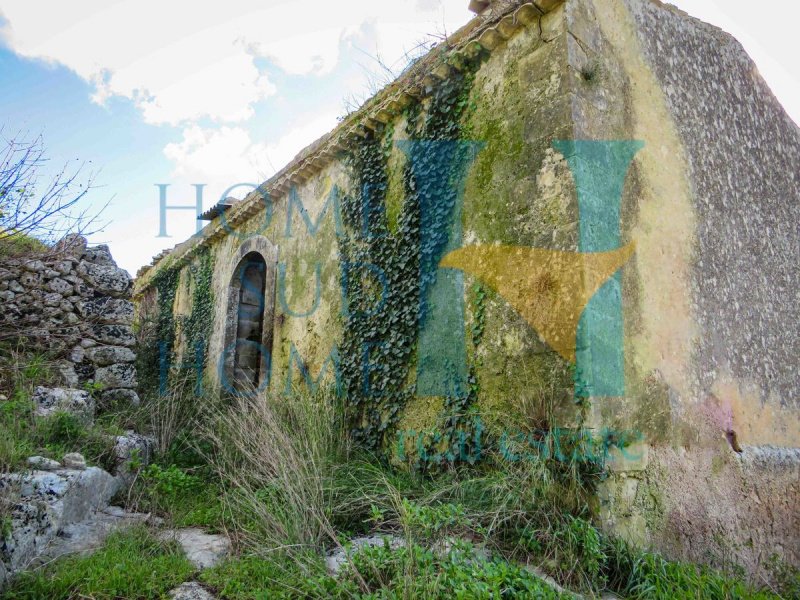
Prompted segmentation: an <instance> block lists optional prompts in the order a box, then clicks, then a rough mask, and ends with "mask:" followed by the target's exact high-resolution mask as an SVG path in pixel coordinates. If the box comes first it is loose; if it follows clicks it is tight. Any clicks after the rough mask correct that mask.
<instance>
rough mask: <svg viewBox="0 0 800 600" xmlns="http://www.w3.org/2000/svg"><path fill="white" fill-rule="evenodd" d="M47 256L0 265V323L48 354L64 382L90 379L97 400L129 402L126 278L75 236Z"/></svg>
mask: <svg viewBox="0 0 800 600" xmlns="http://www.w3.org/2000/svg"><path fill="white" fill-rule="evenodd" d="M51 254H52V256H46V257H41V258H36V259H25V258H19V259H4V260H3V261H2V262H1V263H0V328H3V329H4V330H9V331H13V330H18V331H20V332H21V333H22V334H23V335H24V336H25V337H26V339H27V341H28V344H29V347H30V348H36V347H38V348H41V349H43V350H48V351H49V352H50V353H54V354H56V356H57V358H58V361H57V365H58V370H59V372H60V374H61V376H62V378H63V380H64V383H65V384H66V385H67V386H69V387H71V388H79V387H81V386H83V385H84V384H86V383H95V384H98V387H100V388H101V389H102V393H101V395H100V400H101V402H104V403H112V402H120V401H122V402H129V403H133V404H137V403H138V402H139V397H138V395H137V394H136V391H135V388H136V368H135V367H134V362H135V360H136V354H135V352H134V350H133V346H134V344H135V338H134V334H133V328H132V324H133V316H134V313H133V310H134V309H133V303H132V302H131V294H132V290H133V280H132V279H131V276H130V275H129V274H128V272H127V271H125V270H124V269H121V268H119V267H118V266H117V264H116V262H114V259H113V258H112V256H111V253H110V252H109V249H108V247H107V246H97V247H94V248H89V247H88V246H87V242H86V240H85V239H84V238H83V237H81V236H69V237H67V238H65V239H64V240H62V241H61V242H59V243H58V244H57V245H56V246H55V248H54V250H53V252H52V253H51Z"/></svg>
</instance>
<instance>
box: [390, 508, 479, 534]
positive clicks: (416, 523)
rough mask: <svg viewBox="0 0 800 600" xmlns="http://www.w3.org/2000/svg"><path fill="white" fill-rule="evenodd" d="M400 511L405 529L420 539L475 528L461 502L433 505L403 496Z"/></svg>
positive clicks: (463, 531) (459, 532)
mask: <svg viewBox="0 0 800 600" xmlns="http://www.w3.org/2000/svg"><path fill="white" fill-rule="evenodd" d="M400 512H401V520H402V525H403V527H404V529H405V530H406V531H408V532H409V533H410V534H411V535H412V537H414V538H416V539H420V540H428V541H430V540H436V539H442V538H445V537H447V536H457V535H459V534H464V533H466V532H472V531H474V529H475V524H474V523H473V522H472V520H471V519H470V518H469V517H468V516H467V514H466V511H465V510H464V507H463V506H461V505H460V504H451V503H443V504H438V505H432V506H431V505H424V504H420V503H418V502H413V501H410V500H408V499H406V498H403V500H402V504H401V508H400Z"/></svg>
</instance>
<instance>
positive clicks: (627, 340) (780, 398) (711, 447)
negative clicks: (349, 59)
mask: <svg viewBox="0 0 800 600" xmlns="http://www.w3.org/2000/svg"><path fill="white" fill-rule="evenodd" d="M529 6H531V5H529ZM537 6H538V8H537V9H536V10H534V9H531V11H532V12H530V13H524V14H523V15H522V17H521V18H518V17H519V15H516V14H515V16H514V18H513V19H511V20H509V19H508V18H507V17H509V16H510V13H502V11H501V14H500V15H499V16H497V15H494V14H493V16H491V17H489V19H490V20H489V22H488V25H487V23H486V22H485V21H481V20H480V19H477V20H476V24H472V25H470V26H468V27H467V28H466V30H467V32H468V33H469V32H474V38H475V40H479V41H478V43H479V44H480V45H481V46H483V48H484V49H485V50H491V54H490V55H489V56H488V58H487V59H486V60H485V61H484V62H483V63H482V64H481V66H480V68H478V69H477V71H476V73H475V78H474V82H473V83H472V87H471V89H470V92H469V96H468V99H467V102H468V104H469V107H470V108H469V109H468V110H466V111H465V112H464V114H463V116H462V118H461V121H460V124H459V125H460V128H461V137H462V139H466V140H474V141H480V142H483V143H484V146H483V147H482V149H481V150H480V151H479V152H478V154H477V157H476V159H475V161H474V162H473V163H472V164H471V166H470V168H469V169H468V172H467V175H466V179H465V188H464V196H463V210H462V225H463V240H462V244H463V246H468V245H475V244H506V245H513V246H522V247H534V248H544V249H549V250H564V251H571V252H574V251H576V250H578V246H579V242H578V238H579V219H580V215H579V211H578V205H579V203H578V201H577V192H576V185H575V182H574V178H573V173H572V172H571V171H570V168H569V166H568V161H567V159H566V158H565V157H564V156H563V155H562V154H560V153H559V152H557V151H556V150H555V149H554V146H553V142H554V141H557V140H639V141H641V142H643V147H642V149H641V150H640V151H639V152H638V153H637V154H636V155H635V157H634V160H633V162H632V165H631V168H630V170H629V172H628V176H627V179H626V181H625V186H624V190H623V194H622V205H621V238H622V242H623V244H624V243H628V242H635V244H636V252H635V255H634V257H633V258H632V259H631V261H630V262H629V263H628V264H626V265H625V266H624V268H622V269H621V275H620V282H621V297H622V308H623V317H624V371H625V394H624V396H617V397H590V398H588V399H587V403H586V404H587V410H586V412H583V411H581V410H578V408H577V407H576V403H575V402H574V398H575V391H574V389H573V373H572V372H571V368H570V364H569V363H568V361H566V360H565V359H564V358H562V357H561V356H560V355H559V354H558V353H556V352H555V351H554V350H553V349H552V348H550V347H549V346H548V345H547V344H546V343H545V342H544V341H543V340H542V339H541V338H540V336H539V335H537V333H536V331H534V330H533V329H532V328H531V327H530V325H528V323H527V322H526V321H525V320H524V319H523V318H522V317H521V316H520V314H518V313H517V311H516V310H514V308H513V307H512V306H511V304H510V303H509V302H508V301H507V300H506V299H504V298H503V296H501V295H500V294H499V293H497V292H496V291H494V290H492V289H490V288H489V287H487V286H484V287H483V292H481V293H482V294H484V295H483V296H481V298H480V303H479V302H478V301H476V297H475V293H474V285H475V284H477V283H480V281H479V280H478V279H477V278H475V277H473V276H472V275H470V274H465V275H464V289H465V291H466V294H465V308H466V314H465V317H466V324H467V327H466V332H467V337H468V340H467V352H468V359H469V363H470V368H471V369H472V374H473V375H474V377H475V385H476V386H477V388H478V392H477V396H478V399H477V403H476V405H475V407H474V408H475V410H476V411H477V412H478V413H479V414H480V415H481V417H482V419H483V421H484V423H485V425H486V427H487V428H488V430H489V431H490V432H494V433H499V432H502V431H503V430H504V428H507V427H512V428H513V426H514V424H515V423H519V422H520V421H524V422H525V423H526V424H527V425H528V426H531V424H532V423H537V422H542V421H546V420H547V419H549V418H552V417H553V415H555V416H556V417H557V420H558V422H559V423H560V424H562V426H564V427H574V426H576V425H581V424H582V425H585V426H588V427H590V428H592V429H593V430H594V431H596V432H598V433H599V432H601V431H603V430H605V431H612V432H613V431H628V432H631V431H633V432H638V433H639V434H641V436H642V439H641V441H640V442H638V443H636V444H634V445H633V446H630V447H628V448H627V449H626V450H625V452H620V451H619V450H616V451H613V452H612V456H611V461H610V468H611V469H612V471H613V473H614V474H613V475H612V477H611V478H609V480H608V481H607V482H606V484H605V485H604V486H603V489H602V490H601V492H600V495H599V498H598V517H599V519H600V520H601V522H602V523H603V524H604V525H605V526H606V527H608V528H609V529H611V530H613V531H615V532H616V533H618V534H620V535H622V536H624V537H626V538H628V539H630V540H632V541H634V542H636V543H639V544H643V545H649V546H653V547H655V548H658V549H660V550H663V551H665V552H666V553H667V554H669V555H670V556H673V557H679V558H689V559H693V560H700V561H705V562H712V563H716V564H720V563H721V562H722V561H723V560H733V561H734V562H736V563H739V564H741V565H743V566H745V567H746V568H747V569H748V570H749V571H750V572H752V573H760V574H764V575H767V576H768V573H766V563H767V559H768V558H769V554H771V553H772V552H775V553H777V554H778V555H779V557H780V558H781V559H783V560H785V561H787V562H789V563H793V564H798V563H800V548H799V547H798V544H799V543H800V542H798V540H800V522H798V515H800V489H798V474H799V473H800V452H798V450H797V448H798V447H800V407H799V406H798V402H800V394H798V379H797V375H796V374H797V370H798V361H797V357H798V356H799V355H800V353H799V352H798V350H800V348H798V340H800V331H799V330H798V320H797V319H796V310H797V309H796V306H797V301H798V299H800V298H798V289H800V271H798V269H799V268H800V267H798V265H800V260H798V259H800V248H799V247H798V244H800V235H798V231H797V223H798V222H800V204H798V198H800V187H799V186H798V179H797V178H798V172H800V134H798V130H797V127H796V126H795V125H794V124H793V123H792V122H791V121H790V119H789V118H788V117H787V116H786V115H785V113H784V112H783V110H782V109H781V108H780V106H779V105H778V104H777V102H776V101H775V99H774V98H773V97H772V95H771V94H770V92H769V90H768V89H767V88H766V86H765V84H764V83H763V81H762V80H761V78H760V77H759V75H758V73H757V72H756V70H755V68H754V66H753V65H752V63H751V61H750V60H749V58H748V57H747V56H746V55H745V53H744V52H743V51H742V49H741V47H740V46H739V45H738V44H737V43H736V42H735V41H734V40H732V38H730V36H727V35H725V34H723V33H722V32H720V31H719V30H717V29H715V28H713V27H710V26H708V25H705V24H703V23H700V22H698V21H696V20H694V19H691V18H689V17H687V16H686V15H684V14H682V13H680V12H678V11H676V10H674V9H672V8H670V7H666V6H664V5H661V4H659V3H657V2H653V1H651V0H608V1H606V0H568V1H567V2H562V3H558V2H538V3H537ZM512 9H513V7H512ZM503 10H508V9H507V8H505V9H503ZM503 14H505V15H506V17H503ZM531 14H533V15H536V16H535V17H530V15H531ZM525 15H528V16H525ZM539 15H541V16H539ZM491 19H495V20H491ZM498 19H499V20H498ZM487 27H488V29H487ZM469 34H470V35H471V33H469ZM460 35H462V36H464V35H467V34H460ZM456 37H457V38H458V34H457V36H456ZM460 39H461V38H459V39H458V40H456V41H455V42H454V44H453V45H454V46H455V47H458V43H459V40H460ZM426 60H427V59H426ZM423 66H427V68H429V70H430V73H429V77H427V78H425V79H424V80H423V82H424V84H423V85H422V86H421V88H417V90H416V91H415V95H414V97H415V98H417V97H419V100H420V103H421V106H422V108H421V110H422V111H425V110H427V109H428V108H429V106H430V100H429V99H428V97H429V96H428V95H427V94H429V93H430V89H428V90H427V94H426V86H428V88H435V86H436V84H437V81H438V80H439V79H441V71H440V70H439V69H440V67H441V63H435V62H434V63H433V64H431V65H429V66H428V65H427V64H425V65H423ZM434 72H437V73H439V75H437V77H433V76H432V74H433V73H434ZM445 81H446V78H445ZM389 92H393V88H392V89H390V90H389ZM380 102H382V99H381V98H379V99H378V100H376V101H375V104H370V105H368V106H367V108H366V109H365V111H364V113H363V114H359V115H356V116H355V117H353V118H351V119H350V120H348V121H346V122H345V123H344V124H343V126H342V128H347V127H351V126H352V125H353V119H356V120H359V122H358V123H357V125H356V127H362V128H365V129H363V130H360V133H361V134H366V135H377V136H379V137H380V136H384V135H385V131H387V130H391V132H392V135H393V139H394V140H403V139H407V138H408V137H409V123H408V118H407V112H403V111H394V112H393V111H391V110H389V111H388V112H387V111H385V110H382V109H380V106H378V107H377V108H376V106H375V105H377V104H379V103H380ZM388 105H389V106H391V102H389V103H388ZM383 106H385V105H383ZM368 115H371V116H368ZM381 123H383V125H380V124H381ZM340 129H341V128H340ZM337 131H338V130H337ZM370 132H375V133H372V134H371V133H370ZM329 141H330V140H329V139H328V138H326V139H323V140H321V142H320V143H319V146H315V147H312V148H311V149H310V150H309V151H308V152H306V153H305V154H304V155H302V156H300V157H299V158H298V159H297V160H296V161H295V162H294V163H293V165H291V166H290V167H291V169H294V170H291V169H290V171H291V172H290V171H286V172H285V173H281V174H279V175H278V176H276V177H275V178H273V180H271V181H270V185H269V186H268V187H269V188H270V190H271V194H272V201H273V203H272V212H271V221H270V222H269V224H268V225H266V226H265V224H264V211H263V207H262V208H260V209H258V208H256V209H255V210H249V209H246V208H243V209H241V210H239V211H238V212H237V210H235V209H232V210H231V211H230V212H229V213H228V214H229V215H234V216H233V217H231V218H230V221H231V222H232V223H234V224H233V226H232V227H222V226H221V225H220V223H219V222H215V223H212V224H211V225H210V226H209V227H208V228H207V230H206V232H205V233H206V235H205V237H204V238H201V239H199V240H198V239H195V240H191V241H189V242H187V243H185V244H183V245H182V246H180V247H179V248H178V249H176V251H175V252H173V253H172V254H170V255H168V256H167V257H165V258H162V259H161V260H160V261H158V262H157V264H156V266H154V267H153V268H151V269H149V270H148V271H146V272H144V273H143V275H142V277H141V278H140V279H139V281H138V283H137V285H138V289H139V292H140V293H141V296H140V297H141V298H145V297H146V296H148V294H150V295H152V293H153V281H154V279H155V277H156V276H157V274H158V273H159V272H164V270H165V269H178V270H179V271H180V279H179V283H178V288H179V289H178V293H177V294H176V295H175V300H174V305H173V306H172V309H173V312H174V314H175V315H178V316H179V317H181V316H182V317H184V318H188V317H189V316H190V315H191V313H192V306H191V303H192V297H193V285H194V283H193V281H194V279H193V277H192V275H191V271H192V268H196V267H197V258H196V256H197V254H196V253H195V248H197V247H200V246H202V247H204V248H210V251H211V252H212V254H213V256H214V264H215V265H216V266H215V270H214V274H213V285H212V288H213V294H214V299H215V300H214V301H215V303H216V305H217V307H218V311H217V313H216V318H215V320H214V323H213V327H212V333H211V340H210V344H209V362H208V367H207V374H208V375H209V376H210V377H211V379H212V380H213V381H214V382H216V383H217V384H219V383H220V382H221V377H220V373H221V370H220V369H219V366H218V365H219V364H220V360H221V358H222V357H223V355H224V352H225V349H226V344H227V343H228V340H227V339H226V328H228V327H229V323H226V320H227V319H228V313H227V306H228V303H229V288H230V285H231V279H232V277H233V272H234V269H235V267H236V263H237V262H238V260H239V259H240V258H241V257H242V245H243V243H245V239H246V238H247V236H248V234H258V236H262V237H263V240H264V241H263V242H261V244H262V245H263V246H264V247H272V246H276V247H277V257H278V258H277V262H278V266H279V267H278V269H277V274H276V295H275V297H276V301H275V310H274V313H273V314H274V323H273V331H274V336H273V337H274V345H273V356H272V381H271V385H272V387H273V388H276V389H278V390H283V389H284V388H285V386H286V385H287V382H289V383H290V385H292V384H293V385H306V384H307V382H306V380H305V379H304V378H303V376H302V369H301V368H300V362H302V363H303V366H305V367H307V369H308V373H307V375H308V376H309V377H310V379H311V381H312V382H313V380H315V379H316V378H317V377H320V376H321V375H322V374H323V372H324V373H325V376H324V377H323V378H322V379H323V380H327V381H332V379H333V377H332V369H331V368H330V364H328V366H327V367H326V366H325V365H326V362H327V361H328V359H329V357H330V352H331V349H332V348H333V347H334V346H335V345H336V344H337V342H338V340H339V339H340V338H341V336H342V332H343V318H342V304H341V299H342V293H341V271H340V256H341V246H340V243H339V240H338V239H337V231H336V227H335V222H334V219H333V218H332V211H331V210H330V209H331V208H332V206H331V205H329V204H328V201H329V198H330V193H331V191H332V190H333V189H334V188H338V189H339V190H341V191H342V194H354V193H358V190H356V189H354V188H355V184H354V181H353V176H352V175H353V174H352V172H351V170H350V169H349V167H348V165H347V163H346V161H345V160H344V154H345V153H344V152H342V151H343V150H347V148H346V147H344V148H343V147H339V148H334V151H333V154H334V155H335V158H331V153H330V152H328V151H327V150H326V151H324V152H322V154H323V156H327V158H325V160H322V159H319V160H318V158H317V157H318V156H319V153H318V149H319V147H324V146H325V144H327V143H328V142H329ZM315 161H318V163H319V164H316V165H314V164H312V163H314V162H315ZM388 165H389V174H388V183H387V188H388V189H387V191H386V196H385V207H386V212H387V215H388V219H389V223H390V228H391V227H392V226H393V225H392V219H393V218H395V219H396V216H397V214H398V212H399V210H400V209H399V206H400V204H401V201H402V197H403V170H404V168H405V165H406V162H405V155H404V153H403V152H401V151H400V149H398V148H397V147H394V148H392V149H391V151H390V152H389V157H388ZM287 173H288V174H287ZM290 184H291V186H293V187H294V188H295V189H296V193H297V196H296V199H297V200H299V201H300V202H302V204H303V206H304V207H305V209H306V210H307V214H306V215H305V216H303V215H302V214H301V212H300V211H299V210H298V204H296V203H295V204H293V208H292V209H291V210H292V212H291V217H290V218H289V214H290V213H289V210H290V209H289V206H290V198H291V196H290V195H289V193H288V190H289V189H290V187H291V186H290ZM251 204H253V202H252V200H251ZM253 205H254V206H255V204H253ZM326 207H327V209H328V212H327V213H325V212H324V210H325V209H326ZM237 215H245V217H242V218H238V216H237ZM306 218H308V219H309V221H308V222H309V223H311V224H312V227H311V228H310V229H309V228H308V227H307V222H306V221H305V219H306ZM318 219H319V221H318ZM287 221H288V223H287ZM314 224H318V228H316V227H314V226H313V225H314ZM395 225H396V223H395ZM317 269H319V271H318V272H319V278H318V283H317V275H316V273H317ZM317 290H319V293H317ZM179 320H180V319H179ZM479 321H480V323H479ZM476 325H478V329H480V336H479V337H480V342H479V343H475V337H474V336H471V335H470V333H469V332H470V331H471V330H472V331H474V327H475V326H476ZM179 337H180V336H179ZM181 353H182V354H183V355H184V356H185V355H186V351H185V349H184V350H182V351H181ZM324 369H327V370H324ZM408 383H409V384H413V373H412V375H411V376H410V381H409V382H408ZM445 402H446V400H445V399H444V398H441V397H415V398H412V399H411V400H410V401H409V402H408V404H407V405H405V406H404V410H403V412H402V414H401V415H400V416H399V420H398V423H397V427H398V429H400V430H414V431H423V430H426V429H428V428H433V427H436V426H437V423H438V422H439V420H440V416H441V415H442V411H443V410H445ZM587 412H588V414H587Z"/></svg>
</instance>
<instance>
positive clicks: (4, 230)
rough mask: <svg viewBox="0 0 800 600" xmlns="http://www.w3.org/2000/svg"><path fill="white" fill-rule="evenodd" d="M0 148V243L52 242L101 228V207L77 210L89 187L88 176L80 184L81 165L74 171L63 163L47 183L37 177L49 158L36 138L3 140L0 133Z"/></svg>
mask: <svg viewBox="0 0 800 600" xmlns="http://www.w3.org/2000/svg"><path fill="white" fill-rule="evenodd" d="M0 144H2V146H3V149H2V150H0V242H3V241H6V240H10V239H12V238H17V237H22V236H28V237H33V238H36V239H38V240H40V241H42V242H44V243H45V244H52V243H54V242H55V241H57V240H59V239H61V238H63V237H64V236H66V235H69V234H80V235H83V236H88V235H91V234H93V233H97V231H99V230H100V229H102V227H101V226H99V224H98V218H99V217H100V215H101V214H102V212H103V210H104V209H105V207H103V208H101V209H100V210H99V211H98V210H94V209H92V208H91V207H85V208H83V207H81V206H80V203H81V201H82V200H83V199H84V198H85V197H86V195H87V194H88V193H89V191H90V190H91V189H92V188H93V187H94V186H93V182H94V174H92V173H89V174H88V175H86V176H85V182H84V181H83V179H84V178H83V177H82V173H83V171H84V169H85V167H86V164H85V163H82V164H80V165H79V166H78V167H77V168H76V169H70V168H69V165H64V166H63V167H62V168H61V169H60V170H59V171H57V172H56V174H55V175H54V176H52V178H51V179H49V180H48V179H47V178H46V177H45V176H43V175H42V171H43V170H44V169H46V168H47V166H48V163H49V159H48V158H47V156H46V155H45V151H44V144H43V141H42V136H41V135H39V136H36V137H34V138H33V139H30V138H26V136H25V135H23V134H22V133H21V132H18V133H17V134H16V135H14V136H11V137H6V136H5V135H4V132H3V130H2V129H0ZM106 206H107V205H106Z"/></svg>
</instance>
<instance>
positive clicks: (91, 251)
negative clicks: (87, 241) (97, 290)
mask: <svg viewBox="0 0 800 600" xmlns="http://www.w3.org/2000/svg"><path fill="white" fill-rule="evenodd" d="M81 259H82V260H84V261H86V262H88V263H92V264H93V265H102V266H106V267H116V266H117V263H116V262H115V261H114V258H113V257H112V256H111V250H109V248H108V246H106V245H105V244H103V245H100V246H95V247H94V248H87V249H86V251H85V252H84V253H83V256H82V257H81Z"/></svg>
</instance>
